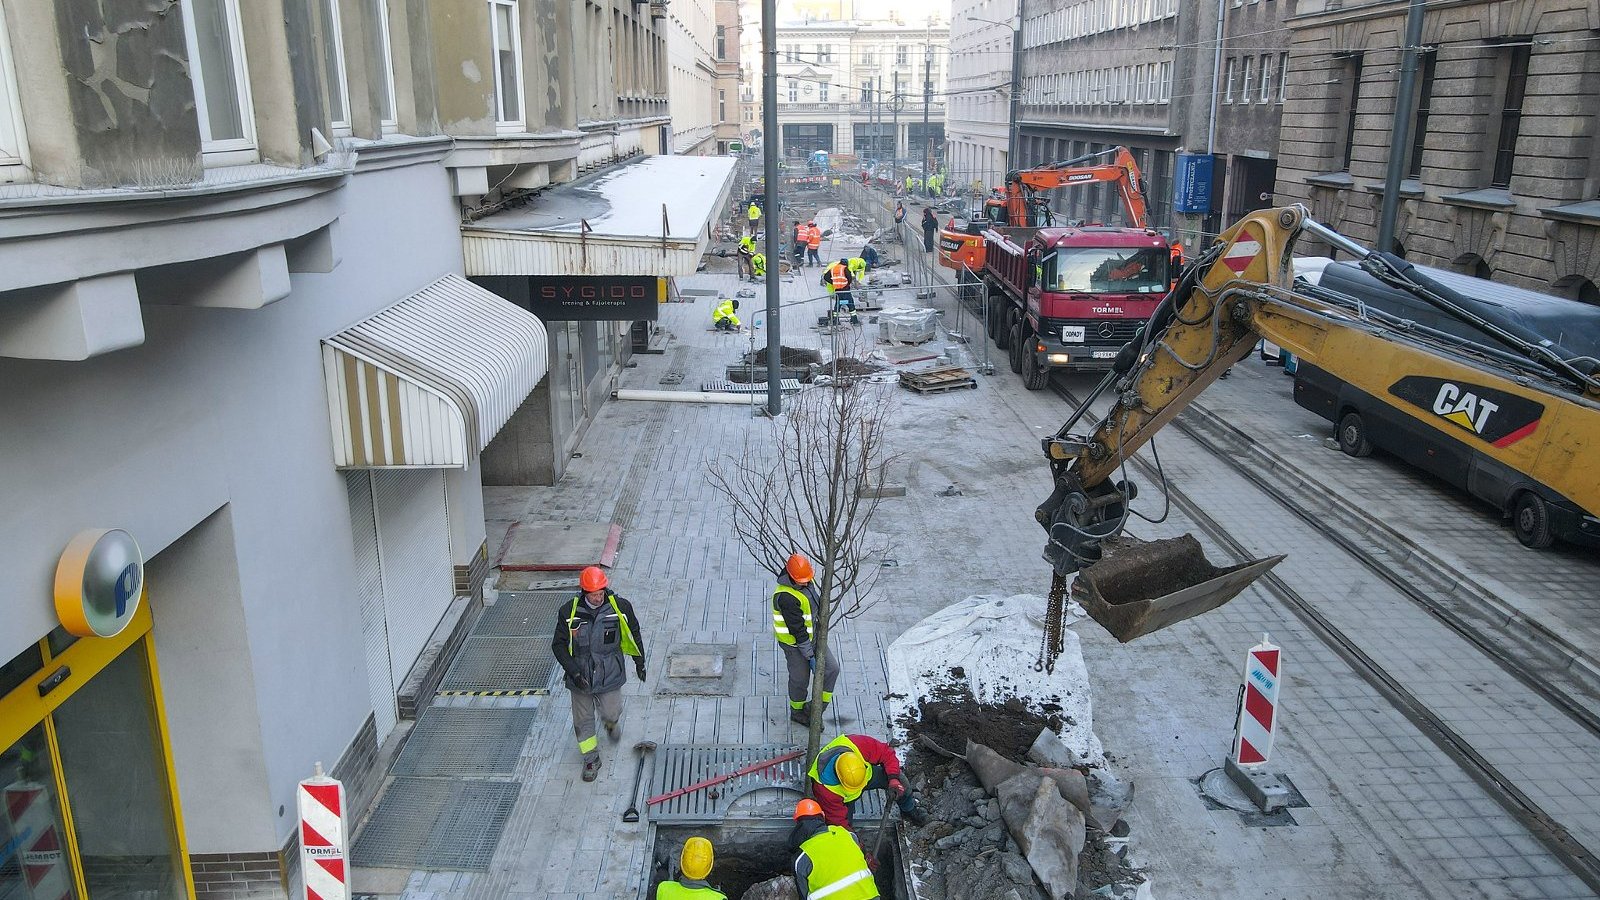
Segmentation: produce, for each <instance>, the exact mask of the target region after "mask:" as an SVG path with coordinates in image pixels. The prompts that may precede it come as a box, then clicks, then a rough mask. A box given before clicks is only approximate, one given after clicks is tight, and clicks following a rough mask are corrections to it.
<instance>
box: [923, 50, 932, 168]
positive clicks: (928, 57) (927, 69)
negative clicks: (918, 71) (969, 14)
mask: <svg viewBox="0 0 1600 900" xmlns="http://www.w3.org/2000/svg"><path fill="white" fill-rule="evenodd" d="M932 103H933V21H932V20H931V19H930V20H929V22H928V43H927V44H926V45H924V46H923V48H922V183H923V185H927V183H928V176H930V175H932V174H933V135H932V133H931V132H930V131H929V130H928V107H929V106H930V105H932ZM924 189H926V188H924Z"/></svg>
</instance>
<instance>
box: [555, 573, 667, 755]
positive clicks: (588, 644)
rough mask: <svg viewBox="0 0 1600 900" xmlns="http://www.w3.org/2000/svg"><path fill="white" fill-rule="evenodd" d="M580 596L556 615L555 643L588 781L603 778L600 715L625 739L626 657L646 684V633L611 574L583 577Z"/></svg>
mask: <svg viewBox="0 0 1600 900" xmlns="http://www.w3.org/2000/svg"><path fill="white" fill-rule="evenodd" d="M578 587H579V591H578V593H577V594H574V595H573V597H572V602H571V603H569V604H566V605H564V606H562V607H561V609H560V612H559V613H558V614H557V616H556V631H555V637H554V638H553V639H552V640H551V642H550V649H551V651H552V652H554V654H555V657H556V662H557V663H559V664H560V665H561V668H562V671H564V672H566V678H565V681H564V683H565V684H566V686H567V692H568V693H569V694H571V697H572V731H573V734H574V735H576V737H577V739H578V752H579V753H582V754H583V780H584V781H593V780H595V777H596V776H597V775H599V774H600V742H599V740H598V738H597V737H596V736H595V714H596V713H597V712H598V713H599V715H600V721H601V723H602V724H603V725H604V726H605V729H606V736H607V737H609V738H610V739H611V740H612V741H613V742H615V741H619V740H621V739H622V686H623V685H624V684H626V683H627V681H628V673H627V671H626V668H627V666H626V661H627V657H630V656H631V657H633V671H634V674H635V675H637V676H638V677H639V680H640V681H644V674H645V669H644V631H643V630H642V629H641V628H640V627H639V618H638V616H636V615H635V614H634V612H633V604H631V603H629V602H628V601H627V600H626V599H624V598H622V597H619V596H617V594H616V593H614V592H613V591H612V590H611V588H610V582H609V579H607V578H606V573H605V572H604V571H603V570H602V569H600V568H599V567H598V566H590V567H588V568H586V569H584V570H583V571H582V572H581V573H579V574H578Z"/></svg>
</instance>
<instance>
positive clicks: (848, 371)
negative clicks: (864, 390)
mask: <svg viewBox="0 0 1600 900" xmlns="http://www.w3.org/2000/svg"><path fill="white" fill-rule="evenodd" d="M826 369H827V371H826V373H825V374H828V375H832V374H833V373H834V372H835V371H837V372H838V373H839V375H840V376H841V377H846V376H857V375H872V374H874V373H877V372H882V371H883V369H884V367H883V366H880V365H878V364H877V363H870V362H863V361H861V360H859V359H856V358H854V357H851V356H841V357H839V358H838V359H836V360H834V361H833V362H831V363H829V364H828V365H827V366H826Z"/></svg>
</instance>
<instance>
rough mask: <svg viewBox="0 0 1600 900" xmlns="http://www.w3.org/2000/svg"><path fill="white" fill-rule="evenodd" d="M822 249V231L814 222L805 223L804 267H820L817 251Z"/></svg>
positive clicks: (820, 260) (820, 261) (820, 259)
mask: <svg viewBox="0 0 1600 900" xmlns="http://www.w3.org/2000/svg"><path fill="white" fill-rule="evenodd" d="M821 249H822V229H821V228H818V227H817V223H816V222H807V223H806V265H808V266H820V265H822V257H821V256H820V255H819V254H818V251H820V250H821Z"/></svg>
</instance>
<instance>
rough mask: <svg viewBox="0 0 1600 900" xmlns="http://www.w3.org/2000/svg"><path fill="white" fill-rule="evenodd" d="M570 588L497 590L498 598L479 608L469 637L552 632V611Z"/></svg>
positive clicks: (568, 594) (569, 595)
mask: <svg viewBox="0 0 1600 900" xmlns="http://www.w3.org/2000/svg"><path fill="white" fill-rule="evenodd" d="M574 593H575V592H574V591H501V592H500V599H499V600H496V601H495V602H494V604H493V605H491V606H486V607H484V609H483V615H482V616H479V617H478V624H477V625H475V626H473V629H472V636H473V637H538V636H540V635H543V636H544V637H545V639H546V641H548V639H549V638H550V636H551V635H552V634H554V633H555V628H556V611H557V610H559V609H560V608H561V604H563V603H565V602H567V601H569V600H571V599H572V595H573V594H574Z"/></svg>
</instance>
